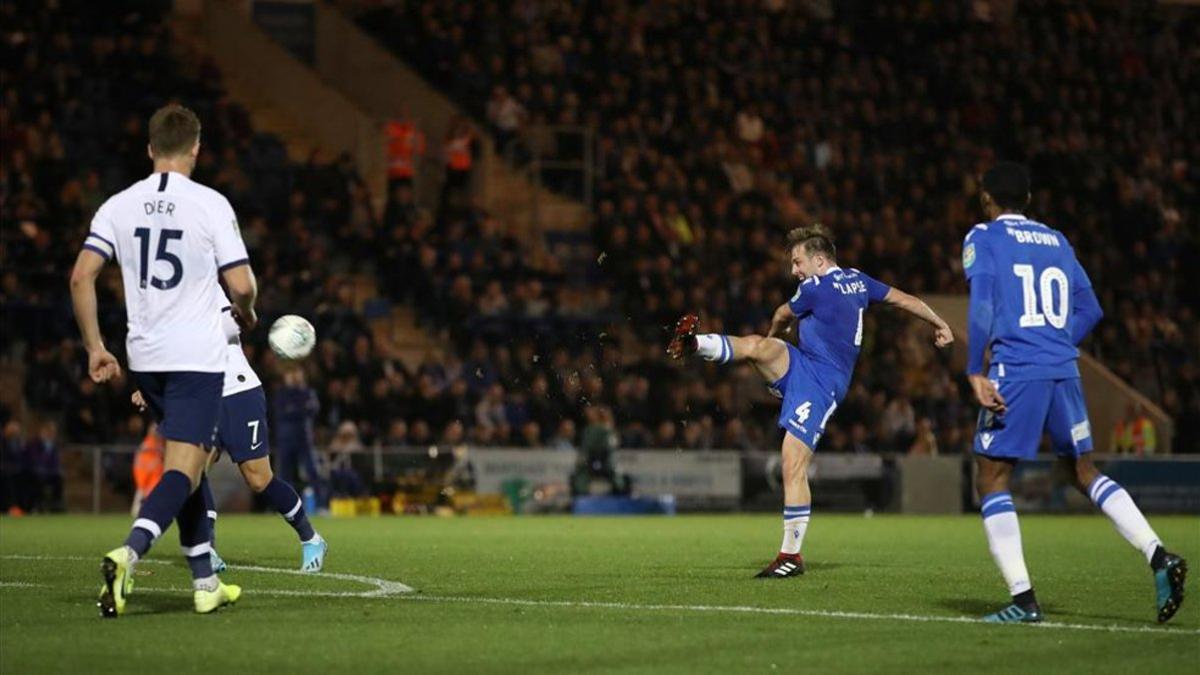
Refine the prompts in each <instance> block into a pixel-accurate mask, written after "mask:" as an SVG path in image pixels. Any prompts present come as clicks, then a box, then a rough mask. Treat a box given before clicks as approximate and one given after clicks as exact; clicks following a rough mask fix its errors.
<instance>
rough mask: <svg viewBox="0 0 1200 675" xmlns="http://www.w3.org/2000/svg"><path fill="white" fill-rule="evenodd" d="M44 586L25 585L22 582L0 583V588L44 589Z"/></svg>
mask: <svg viewBox="0 0 1200 675" xmlns="http://www.w3.org/2000/svg"><path fill="white" fill-rule="evenodd" d="M46 587H47V586H46V584H27V583H25V582H24V581H0V588H46Z"/></svg>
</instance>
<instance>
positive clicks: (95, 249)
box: [83, 244, 112, 260]
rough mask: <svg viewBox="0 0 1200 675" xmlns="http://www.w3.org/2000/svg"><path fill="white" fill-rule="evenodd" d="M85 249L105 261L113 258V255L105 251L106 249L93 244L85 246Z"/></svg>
mask: <svg viewBox="0 0 1200 675" xmlns="http://www.w3.org/2000/svg"><path fill="white" fill-rule="evenodd" d="M83 247H84V248H86V249H87V250H89V251H93V252H95V253H97V254H98V255H99V256H100V257H101V258H104V259H105V260H108V259H110V258H112V254H110V253H109V252H108V251H105V250H104V249H102V248H100V247H99V246H93V245H92V244H84V245H83Z"/></svg>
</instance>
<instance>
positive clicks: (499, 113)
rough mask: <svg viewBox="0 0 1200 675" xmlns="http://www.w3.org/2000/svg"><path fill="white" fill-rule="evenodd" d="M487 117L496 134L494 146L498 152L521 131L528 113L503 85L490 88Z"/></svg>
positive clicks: (503, 150)
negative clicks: (490, 94)
mask: <svg viewBox="0 0 1200 675" xmlns="http://www.w3.org/2000/svg"><path fill="white" fill-rule="evenodd" d="M486 112H487V119H488V122H490V123H491V124H492V128H493V132H494V133H495V134H496V147H497V149H498V150H499V151H500V152H506V151H507V150H508V147H509V143H510V142H511V141H512V140H513V139H515V138H516V137H517V136H519V135H520V133H521V128H522V127H523V126H525V119H526V117H527V116H528V113H527V112H526V111H525V106H523V105H521V103H520V101H518V100H517V99H516V98H515V97H514V96H513V95H512V94H511V93H509V91H508V89H507V88H506V87H504V86H503V85H496V86H495V87H493V88H492V96H491V98H489V99H488V102H487V111H486Z"/></svg>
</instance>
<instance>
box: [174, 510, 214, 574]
mask: <svg viewBox="0 0 1200 675" xmlns="http://www.w3.org/2000/svg"><path fill="white" fill-rule="evenodd" d="M176 521H178V522H179V546H180V547H181V548H182V549H183V555H184V556H185V557H187V561H188V567H190V568H192V578H193V579H207V578H209V577H211V576H212V575H213V570H212V558H211V557H210V556H209V554H210V553H211V552H212V544H211V543H210V539H211V538H212V532H211V531H210V530H209V529H208V510H207V509H206V508H204V494H203V490H201V489H199V488H197V489H196V491H195V492H193V493H192V494H191V496H189V497H188V498H187V501H185V502H184V503H183V508H181V509H180V510H179V515H178V516H177V517H176Z"/></svg>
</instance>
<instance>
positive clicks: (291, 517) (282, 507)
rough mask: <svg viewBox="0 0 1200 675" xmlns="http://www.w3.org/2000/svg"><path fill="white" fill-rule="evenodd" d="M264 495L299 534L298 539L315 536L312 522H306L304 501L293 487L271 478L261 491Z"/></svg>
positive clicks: (306, 515) (305, 539)
mask: <svg viewBox="0 0 1200 675" xmlns="http://www.w3.org/2000/svg"><path fill="white" fill-rule="evenodd" d="M262 494H263V496H264V497H266V498H267V500H268V501H269V502H271V505H272V506H274V507H275V510H276V511H278V512H279V515H281V516H283V519H284V520H286V521H288V524H289V525H291V526H292V529H293V530H295V531H296V534H297V535H299V536H300V541H308V540H310V539H312V538H313V537H314V536H316V534H317V533H316V531H315V530H313V526H312V523H309V522H308V514H307V513H305V512H304V502H302V501H301V500H300V495H298V494H296V490H295V488H293V487H292V486H291V485H288V484H287V483H285V482H283V481H282V480H279V478H272V479H271V482H270V483H267V487H265V488H264V489H263V491H262Z"/></svg>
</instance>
